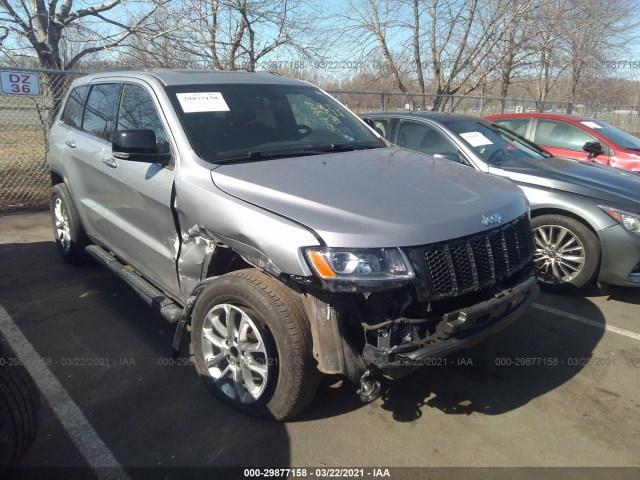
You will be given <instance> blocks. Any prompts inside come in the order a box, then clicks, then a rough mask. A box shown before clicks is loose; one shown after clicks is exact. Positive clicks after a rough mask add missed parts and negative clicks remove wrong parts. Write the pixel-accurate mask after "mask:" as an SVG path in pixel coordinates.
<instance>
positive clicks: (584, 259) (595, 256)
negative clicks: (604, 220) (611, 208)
mask: <svg viewBox="0 0 640 480" xmlns="http://www.w3.org/2000/svg"><path fill="white" fill-rule="evenodd" d="M531 227H532V228H533V237H534V239H535V243H536V250H535V253H534V257H533V261H534V265H535V267H536V270H537V271H538V280H539V283H540V287H541V288H542V289H544V290H547V291H551V292H570V291H575V290H579V289H581V288H582V287H584V286H585V285H587V284H588V283H590V282H591V281H592V280H593V278H594V276H595V275H596V273H597V270H598V268H599V266H600V257H601V249H600V241H599V240H598V237H597V236H596V235H595V234H594V233H593V232H592V231H591V230H590V229H589V228H588V227H587V226H586V225H584V224H583V223H581V222H579V221H578V220H575V219H573V218H569V217H565V216H562V215H540V216H539V217H534V218H532V219H531Z"/></svg>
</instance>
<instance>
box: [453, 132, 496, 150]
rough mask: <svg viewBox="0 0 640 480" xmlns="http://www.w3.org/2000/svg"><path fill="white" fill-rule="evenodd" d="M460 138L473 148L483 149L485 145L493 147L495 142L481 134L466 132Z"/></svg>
mask: <svg viewBox="0 0 640 480" xmlns="http://www.w3.org/2000/svg"><path fill="white" fill-rule="evenodd" d="M460 136H461V137H462V138H464V139H465V140H466V141H467V142H469V143H470V144H471V146H472V147H482V146H484V145H493V142H492V141H491V140H489V139H488V138H487V137H485V136H484V135H483V134H481V133H480V132H464V133H461V134H460Z"/></svg>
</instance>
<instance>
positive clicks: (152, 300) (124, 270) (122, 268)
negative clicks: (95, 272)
mask: <svg viewBox="0 0 640 480" xmlns="http://www.w3.org/2000/svg"><path fill="white" fill-rule="evenodd" d="M85 250H86V252H87V253H88V254H89V255H91V256H92V257H93V258H94V259H95V260H97V261H98V262H99V263H101V264H102V265H104V266H105V267H107V268H108V269H109V270H111V271H112V272H113V273H115V274H116V275H118V276H119V277H120V278H121V279H122V280H124V281H125V282H127V284H128V285H129V286H130V287H131V288H133V289H134V290H135V292H136V293H137V294H138V295H140V297H142V299H143V300H144V301H145V303H146V304H147V305H149V306H151V308H153V309H154V310H157V311H158V312H160V315H162V316H163V317H164V319H165V320H167V321H168V322H169V323H176V322H177V321H178V320H180V317H181V316H182V308H180V306H178V305H177V304H176V303H175V302H174V301H173V300H171V299H170V298H169V297H167V296H166V295H165V294H164V293H162V292H161V291H160V290H158V289H157V288H156V287H154V286H153V285H151V284H150V283H149V282H147V281H146V280H145V279H144V278H142V277H141V276H140V275H138V274H137V273H135V272H133V271H131V270H129V268H128V267H127V266H126V265H124V264H122V263H120V262H119V261H118V260H117V259H116V258H115V257H114V256H113V255H111V254H110V253H109V252H107V251H106V250H105V249H104V248H102V247H99V246H97V245H89V246H88V247H87V248H86V249H85Z"/></svg>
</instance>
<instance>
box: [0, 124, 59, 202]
mask: <svg viewBox="0 0 640 480" xmlns="http://www.w3.org/2000/svg"><path fill="white" fill-rule="evenodd" d="M44 157H45V137H44V132H43V130H42V127H41V126H40V125H17V124H0V212H5V211H8V210H13V209H15V208H22V207H24V206H25V205H29V206H35V207H40V206H45V205H47V204H48V203H49V194H50V191H51V183H50V180H49V172H48V171H47V169H46V167H45V163H44V161H45V158H44Z"/></svg>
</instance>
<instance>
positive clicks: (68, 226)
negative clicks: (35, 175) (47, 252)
mask: <svg viewBox="0 0 640 480" xmlns="http://www.w3.org/2000/svg"><path fill="white" fill-rule="evenodd" d="M51 226H52V228H53V235H54V237H55V239H56V246H57V247H58V251H59V252H60V255H62V258H64V259H65V260H66V261H67V262H69V263H71V264H72V265H80V264H83V263H85V262H86V261H87V259H88V256H87V254H86V253H85V251H84V249H85V247H86V246H87V245H89V243H90V242H89V238H88V237H87V234H86V233H85V231H84V229H83V228H82V224H81V223H80V217H79V216H78V211H77V210H76V208H75V206H74V205H73V202H72V201H71V195H69V190H68V189H67V186H66V185H65V184H64V183H59V184H58V185H55V186H54V187H53V190H52V191H51Z"/></svg>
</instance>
